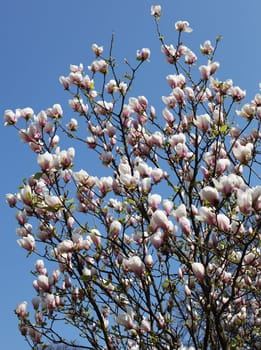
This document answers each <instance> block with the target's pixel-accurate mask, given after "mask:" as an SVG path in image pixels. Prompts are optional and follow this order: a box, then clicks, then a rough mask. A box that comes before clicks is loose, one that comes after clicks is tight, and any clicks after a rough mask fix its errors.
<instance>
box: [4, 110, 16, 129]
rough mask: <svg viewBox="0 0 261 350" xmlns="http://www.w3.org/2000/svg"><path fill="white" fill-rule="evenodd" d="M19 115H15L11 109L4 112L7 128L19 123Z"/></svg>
mask: <svg viewBox="0 0 261 350" xmlns="http://www.w3.org/2000/svg"><path fill="white" fill-rule="evenodd" d="M18 118H19V115H18V114H17V113H14V112H13V111H12V110H11V109H6V110H5V112H4V121H5V126H8V125H15V124H16V123H17V121H18Z"/></svg>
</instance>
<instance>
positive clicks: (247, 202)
mask: <svg viewBox="0 0 261 350" xmlns="http://www.w3.org/2000/svg"><path fill="white" fill-rule="evenodd" d="M252 203H253V198H252V191H251V189H239V190H237V205H238V207H239V210H240V211H241V213H243V214H249V213H250V212H251V211H252Z"/></svg>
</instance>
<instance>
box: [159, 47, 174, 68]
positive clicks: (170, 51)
mask: <svg viewBox="0 0 261 350" xmlns="http://www.w3.org/2000/svg"><path fill="white" fill-rule="evenodd" d="M161 51H162V52H163V53H164V55H165V58H166V61H167V62H169V63H170V64H173V63H174V62H175V61H176V59H177V57H176V49H175V48H174V46H173V45H172V44H171V45H169V46H168V45H162V46H161Z"/></svg>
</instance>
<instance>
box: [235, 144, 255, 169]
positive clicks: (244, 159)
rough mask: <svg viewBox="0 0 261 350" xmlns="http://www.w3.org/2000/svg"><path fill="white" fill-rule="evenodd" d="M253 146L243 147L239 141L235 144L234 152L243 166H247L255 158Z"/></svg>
mask: <svg viewBox="0 0 261 350" xmlns="http://www.w3.org/2000/svg"><path fill="white" fill-rule="evenodd" d="M253 148H254V146H253V144H252V143H250V142H249V143H247V144H246V145H241V143H240V142H239V141H236V142H234V144H233V147H232V152H233V154H234V157H235V158H236V159H237V160H238V161H239V162H240V163H242V164H247V163H248V162H249V161H250V160H251V159H252V156H253Z"/></svg>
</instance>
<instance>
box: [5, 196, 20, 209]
mask: <svg viewBox="0 0 261 350" xmlns="http://www.w3.org/2000/svg"><path fill="white" fill-rule="evenodd" d="M5 199H6V202H7V203H8V205H9V207H10V208H13V207H15V205H16V202H17V198H16V195H14V194H12V193H7V194H6V195H5Z"/></svg>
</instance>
